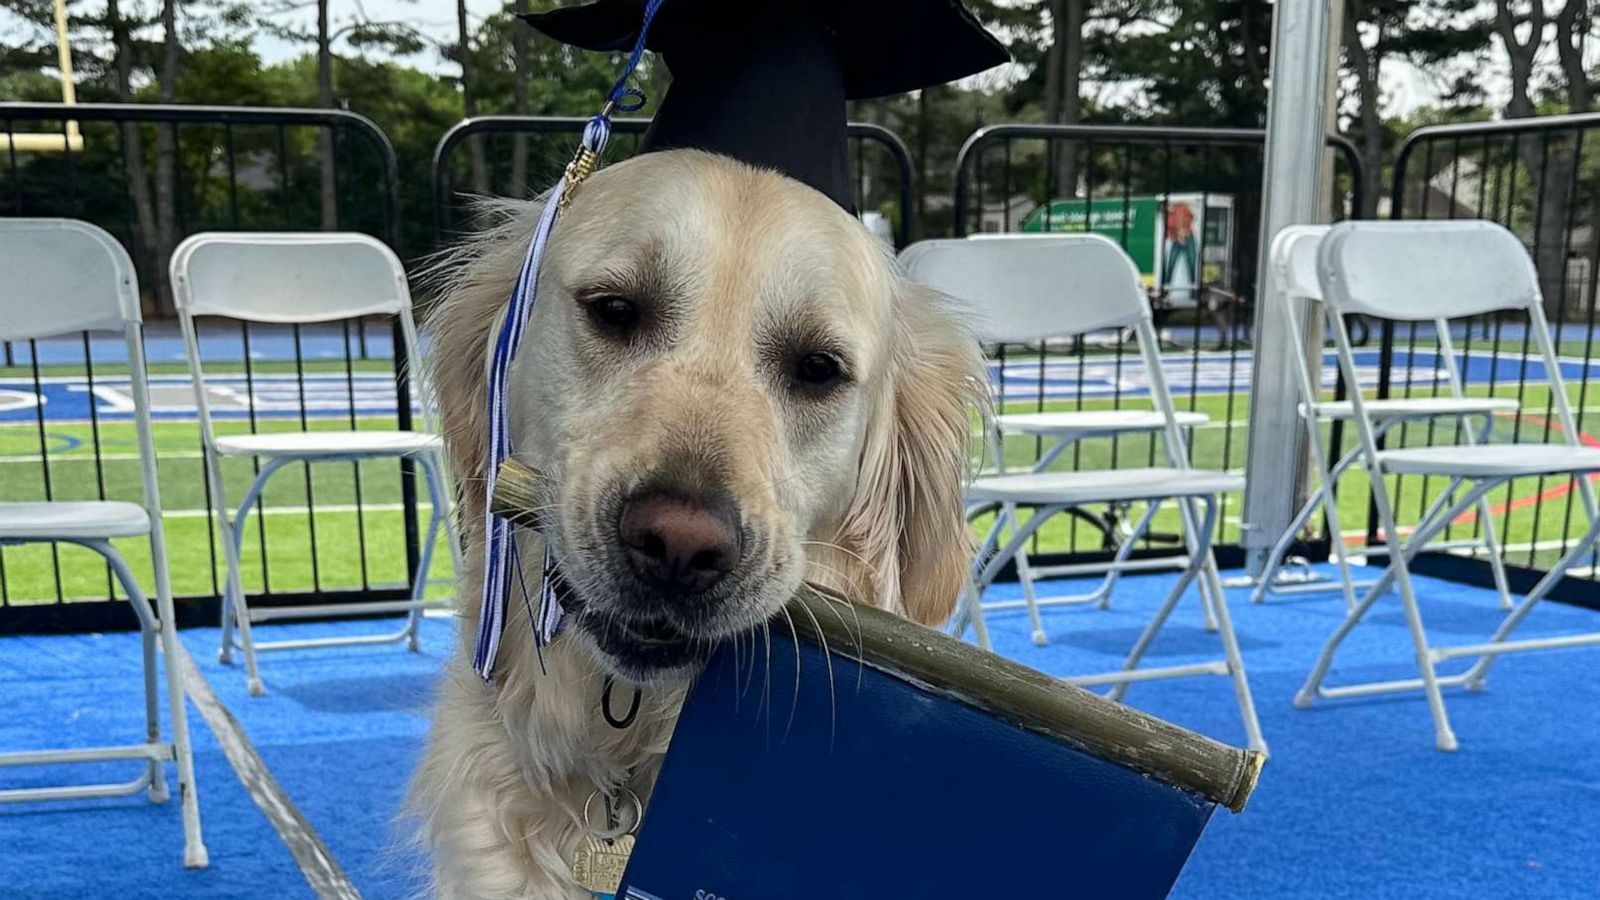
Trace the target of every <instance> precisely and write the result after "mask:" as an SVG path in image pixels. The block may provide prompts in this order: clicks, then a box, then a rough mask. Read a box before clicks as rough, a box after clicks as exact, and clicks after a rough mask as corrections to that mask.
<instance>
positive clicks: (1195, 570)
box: [1106, 562, 1205, 703]
mask: <svg viewBox="0 0 1600 900" xmlns="http://www.w3.org/2000/svg"><path fill="white" fill-rule="evenodd" d="M1199 571H1200V568H1199V566H1196V565H1195V564H1194V563H1192V562H1191V563H1190V564H1189V567H1188V568H1186V569H1184V570H1183V574H1182V575H1180V576H1178V582H1177V584H1174V585H1173V586H1172V590H1170V591H1168V592H1167V598H1166V599H1165V600H1163V601H1162V602H1161V606H1160V607H1159V608H1158V609H1157V610H1156V614H1155V615H1154V616H1152V617H1151V618H1150V621H1149V622H1147V623H1145V626H1144V630H1143V631H1141V632H1139V639H1138V640H1136V641H1134V642H1133V649H1132V650H1129V651H1128V656H1127V658H1126V659H1124V660H1123V662H1122V671H1124V672H1132V671H1133V670H1134V669H1137V668H1139V661H1140V660H1141V659H1143V658H1144V654H1145V651H1146V650H1148V649H1149V648H1150V644H1151V643H1152V642H1153V641H1154V640H1155V639H1156V635H1157V634H1159V633H1160V632H1161V629H1162V627H1163V626H1165V625H1166V624H1167V619H1168V617H1170V616H1171V615H1172V610H1173V609H1174V608H1176V607H1177V605H1178V601H1179V600H1180V599H1181V598H1182V597H1183V595H1184V592H1185V591H1187V590H1188V589H1189V585H1191V584H1193V583H1194V579H1195V576H1196V575H1197V574H1199ZM1201 602H1205V601H1204V600H1202V601H1201ZM1127 693H1128V682H1126V681H1123V682H1118V683H1117V684H1115V685H1113V686H1112V688H1111V691H1110V693H1108V694H1106V696H1107V697H1108V698H1109V699H1111V700H1115V701H1117V702H1118V703H1120V702H1122V698H1123V697H1124V696H1126V695H1127Z"/></svg>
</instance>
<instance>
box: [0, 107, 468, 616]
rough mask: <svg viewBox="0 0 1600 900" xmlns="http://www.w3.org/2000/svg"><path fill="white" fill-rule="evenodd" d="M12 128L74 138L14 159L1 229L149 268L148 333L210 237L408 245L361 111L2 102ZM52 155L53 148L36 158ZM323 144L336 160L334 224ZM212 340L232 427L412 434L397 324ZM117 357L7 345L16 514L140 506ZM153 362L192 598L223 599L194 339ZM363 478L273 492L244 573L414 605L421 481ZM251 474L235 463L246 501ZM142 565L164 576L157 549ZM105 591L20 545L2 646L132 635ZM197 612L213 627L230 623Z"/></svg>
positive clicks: (380, 149)
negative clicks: (193, 251) (33, 231)
mask: <svg viewBox="0 0 1600 900" xmlns="http://www.w3.org/2000/svg"><path fill="white" fill-rule="evenodd" d="M0 129H3V131H0V133H4V134H6V135H8V136H9V135H15V134H19V133H30V134H34V135H40V134H44V135H50V134H60V135H61V141H62V146H61V148H60V150H59V151H56V152H50V150H49V149H46V150H45V151H44V152H39V151H38V150H24V149H20V148H18V147H17V146H16V145H17V143H18V142H16V141H7V144H6V146H5V148H3V149H0V215H5V216H64V217H72V218H80V219H86V220H88V221H91V222H94V223H95V224H97V225H100V226H101V227H103V228H106V229H107V230H109V231H110V232H111V233H112V234H114V235H115V236H116V237H117V238H118V239H119V240H120V241H122V243H123V244H124V245H125V246H126V247H128V249H129V250H130V252H131V253H132V255H133V256H134V259H135V261H136V265H137V267H138V270H139V276H140V282H141V287H142V289H143V290H144V291H145V298H144V304H145V308H146V312H147V319H152V320H154V319H158V318H159V317H160V315H161V314H162V313H164V312H170V310H171V306H170V295H169V294H168V292H167V291H166V290H165V283H166V273H165V271H164V269H165V262H166V257H167V255H168V254H169V253H170V251H171V248H172V247H173V246H175V245H176V244H177V243H178V242H179V241H181V240H182V238H184V237H186V236H187V235H189V234H192V233H196V232H199V231H206V230H318V229H322V228H337V229H345V230H356V231H363V232H367V233H369V234H374V235H376V236H378V237H380V238H381V239H383V240H385V241H387V242H388V243H390V244H391V245H394V244H396V243H397V242H398V240H399V224H400V223H399V210H398V208H397V199H396V197H397V192H396V187H397V185H396V179H397V174H396V162H395V156H394V149H393V147H392V146H391V145H390V142H389V140H388V138H387V137H386V136H385V135H384V134H383V132H382V131H380V130H379V129H378V128H377V127H376V126H375V125H373V123H372V122H370V121H369V120H367V119H365V118H363V117H361V116H358V115H355V114H353V113H349V112H344V111H338V110H316V109H247V108H235V107H207V106H159V105H133V106H122V105H100V104H84V105H75V106H72V107H62V106H59V105H56V104H18V103H0ZM74 135H76V136H77V137H74ZM80 139H81V144H80V143H78V141H79V140H80ZM159 142H168V143H169V145H170V146H171V147H172V150H173V153H172V156H171V158H172V159H174V160H175V164H174V165H173V166H172V168H171V170H170V177H166V173H165V172H162V171H160V169H161V164H160V162H159V160H158V158H157V154H156V153H155V149H156V147H157V145H158V143H159ZM39 144H40V138H37V137H36V138H33V139H32V140H31V141H29V142H26V143H25V145H24V146H34V147H36V146H38V145H39ZM323 148H326V149H327V150H328V151H331V154H332V155H331V158H332V160H333V163H334V165H333V166H332V167H331V171H330V172H329V173H328V174H329V175H330V176H331V179H332V181H331V183H330V184H329V188H330V190H331V194H330V195H327V200H328V207H329V208H328V210H327V211H326V218H325V211H324V209H323V205H324V204H323V198H324V196H325V195H324V192H323V190H322V182H321V178H322V175H323V170H322V166H321V165H320V164H319V158H320V157H319V152H320V151H322V150H323ZM136 184H143V185H144V188H143V192H144V196H143V197H139V196H137V192H136V191H135V190H134V187H133V186H134V185H136ZM164 197H170V201H164ZM46 301H47V298H41V302H46ZM204 325H205V327H203V329H202V350H203V356H204V357H205V362H206V365H207V374H208V388H209V389H210V390H211V392H212V395H213V396H214V397H216V398H217V405H218V406H219V407H221V409H222V412H221V418H222V419H223V421H222V422H221V423H219V427H220V428H222V429H225V430H240V431H243V430H248V431H251V432H255V431H269V430H274V429H283V428H295V429H299V428H322V427H340V428H353V427H400V428H410V427H411V416H412V407H413V398H412V396H411V386H410V383H409V381H408V379H407V378H405V377H404V370H405V366H406V362H407V361H406V360H405V359H403V358H400V357H399V356H398V355H397V354H396V353H395V352H394V348H395V347H397V346H400V344H399V342H398V341H396V340H395V339H394V331H393V329H394V328H395V327H397V323H391V322H385V321H380V320H373V321H368V320H359V321H350V322H343V323H333V324H331V325H329V326H326V327H319V328H285V327H279V326H264V325H255V324H250V325H245V324H243V323H238V322H219V321H212V322H207V323H204ZM118 340H120V338H119V339H118ZM115 344H116V341H106V342H103V341H101V340H100V339H98V338H94V337H91V336H68V337H64V338H61V339H56V340H51V341H41V342H30V343H28V344H26V345H23V344H16V343H14V344H8V345H5V346H4V348H3V353H4V358H3V360H0V363H3V366H4V368H3V370H0V377H3V378H4V379H5V381H6V384H5V386H4V388H3V389H0V497H4V498H5V499H8V500H11V499H33V498H39V499H43V498H47V497H54V498H57V499H63V498H72V499H91V498H99V497H107V496H109V497H112V498H113V499H137V479H136V478H135V477H134V474H135V473H136V469H137V465H138V463H137V457H136V456H135V455H134V452H133V451H132V449H131V448H132V446H133V445H132V441H131V439H125V438H124V437H123V436H122V435H120V434H118V432H119V431H120V430H124V429H127V428H131V425H129V424H128V423H127V422H126V421H124V420H125V419H126V413H125V412H124V411H123V410H122V408H121V407H122V405H123V404H125V402H126V401H125V396H124V395H123V394H122V393H121V391H123V390H125V386H126V370H125V368H124V366H125V360H124V359H123V358H122V355H121V354H120V353H119V352H117V350H116V346H115ZM146 344H147V354H148V356H149V357H150V359H151V368H152V376H153V377H152V387H153V389H154V393H155V403H156V405H157V420H158V422H157V426H156V427H157V429H158V432H157V434H158V446H159V447H160V448H161V452H160V456H161V460H160V461H161V463H162V465H161V479H162V488H163V496H164V500H165V505H166V509H167V514H168V516H169V523H168V543H169V552H170V553H171V554H172V555H173V557H174V559H173V567H172V568H173V573H174V579H175V584H174V588H175V591H176V592H177V593H178V594H179V595H180V596H183V597H189V598H197V597H214V596H215V595H216V593H217V592H218V590H219V589H220V584H221V578H222V570H221V563H220V557H221V554H220V553H219V552H218V549H219V548H218V547H217V546H216V532H215V529H214V527H213V522H212V519H211V517H210V515H209V513H208V512H207V510H208V508H209V497H208V488H207V487H206V479H205V477H204V463H203V459H202V457H201V454H200V449H199V448H200V444H199V432H198V427H197V424H196V422H195V419H194V415H193V410H192V402H190V401H189V399H188V398H189V397H190V385H189V383H188V378H187V374H186V372H187V370H186V369H185V367H184V366H183V364H182V359H183V352H182V345H181V342H180V340H179V338H178V336H177V331H176V328H175V327H172V324H171V323H170V322H168V323H162V322H159V321H150V323H149V325H148V326H147V335H146ZM213 373H215V374H214V375H213ZM119 379H120V380H119ZM349 465H350V469H349V470H348V471H343V464H340V465H329V466H319V467H318V468H317V470H316V473H315V474H313V472H312V470H311V468H310V467H307V468H306V470H305V472H304V473H302V474H301V476H300V477H299V478H295V477H294V476H293V475H290V474H285V475H283V476H280V478H279V479H275V480H274V482H273V483H272V484H271V485H269V488H268V492H267V494H266V495H265V497H264V498H263V501H262V503H261V505H260V507H259V508H258V510H257V512H258V513H261V514H262V515H261V516H260V518H257V517H252V522H259V523H261V524H260V525H259V527H252V528H251V534H250V535H249V540H248V541H247V545H246V556H247V565H246V570H245V573H244V575H245V581H246V585H247V590H250V591H251V592H252V593H259V595H260V597H261V599H262V601H264V603H265V604H267V605H271V604H274V603H296V602H308V601H311V600H317V601H328V600H340V599H352V600H355V599H389V598H400V597H404V596H406V595H407V591H408V588H407V585H408V583H409V579H410V572H411V571H412V569H413V567H414V564H415V560H416V558H417V553H418V550H419V547H418V543H419V541H420V532H419V531H418V527H417V521H416V515H417V501H416V492H415V485H414V482H413V478H412V475H411V472H410V471H409V469H410V466H409V464H405V465H397V464H394V463H361V464H359V465H357V464H354V463H351V464H349ZM251 469H252V463H251V462H248V461H244V460H230V461H229V467H228V468H226V469H225V475H226V477H227V478H228V481H229V483H230V485H232V486H233V487H232V489H233V490H234V491H235V492H236V493H235V494H234V497H233V499H235V500H237V497H238V494H239V493H242V488H243V483H242V482H243V481H244V480H247V479H248V477H249V475H250V474H251ZM125 549H126V550H127V551H128V553H129V554H130V558H131V559H135V560H138V559H140V558H141V557H144V558H146V561H145V563H144V565H147V557H148V553H147V552H146V551H142V550H141V548H140V546H139V542H128V546H127V547H126V548H125ZM352 549H353V550H355V552H354V553H352V552H351V551H352ZM443 558H446V559H447V558H448V554H446V555H444V557H443ZM145 571H146V573H147V572H148V569H145ZM104 575H105V573H104V572H103V566H101V565H100V564H98V563H95V562H93V561H91V560H78V559H76V558H75V557H71V554H70V550H68V549H66V548H62V549H60V550H57V549H55V548H43V547H40V548H29V547H13V548H0V631H15V630H38V629H68V630H84V629H89V628H104V627H118V626H124V627H125V626H128V625H130V624H131V622H132V617H131V615H130V614H129V611H128V610H127V609H126V605H125V604H122V603H114V602H107V601H109V600H112V599H113V591H112V589H111V587H110V582H109V580H108V579H107V578H106V577H104ZM183 609H184V611H185V618H186V619H192V618H194V617H197V616H204V615H207V614H208V613H209V610H210V609H214V605H208V604H198V605H197V604H195V603H193V602H190V603H185V604H183Z"/></svg>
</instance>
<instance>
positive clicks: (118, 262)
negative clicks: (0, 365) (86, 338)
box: [0, 219, 139, 341]
mask: <svg viewBox="0 0 1600 900" xmlns="http://www.w3.org/2000/svg"><path fill="white" fill-rule="evenodd" d="M138 321H139V281H138V276H137V275H136V274H135V273H134V268H133V260H132V259H130V258H129V257H128V251H127V250H125V249H123V247H122V245H121V244H119V243H117V239H116V238H114V237H112V236H111V235H109V234H107V233H106V232H105V231H104V230H103V229H101V228H99V227H97V226H95V225H91V224H89V223H88V222H80V221H77V220H75V219H0V340H4V341H22V340H28V339H31V338H42V337H51V336H54V335H58V334H67V333H69V332H76V331H122V330H124V329H125V328H126V327H127V326H128V325H129V324H130V323H137V322H138Z"/></svg>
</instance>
